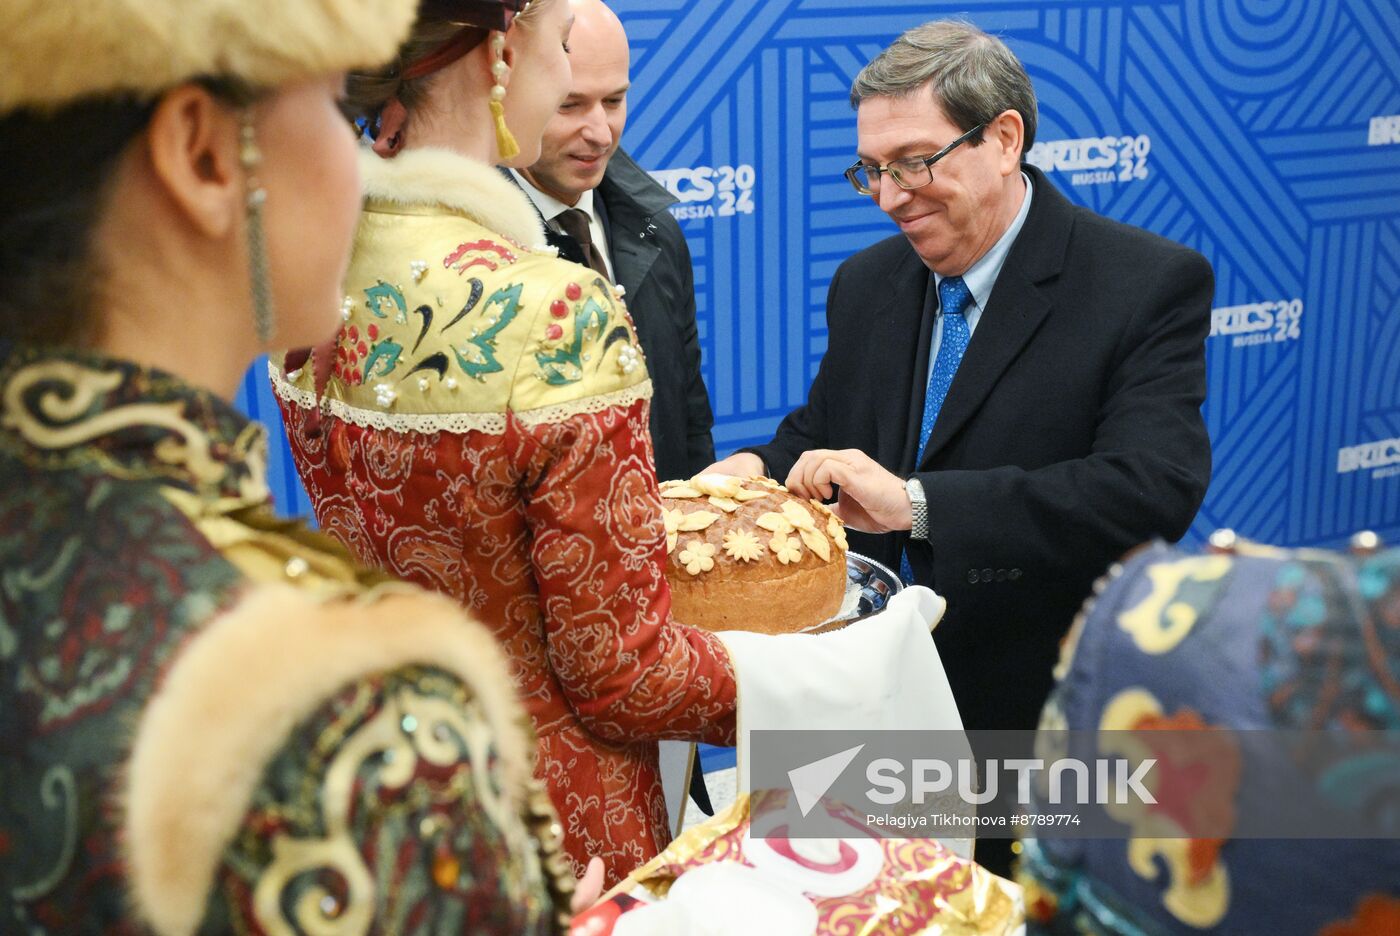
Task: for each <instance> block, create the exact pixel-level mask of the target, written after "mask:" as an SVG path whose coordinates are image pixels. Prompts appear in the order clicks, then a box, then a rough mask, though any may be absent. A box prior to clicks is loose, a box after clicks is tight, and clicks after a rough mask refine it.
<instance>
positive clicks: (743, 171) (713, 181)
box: [651, 163, 758, 221]
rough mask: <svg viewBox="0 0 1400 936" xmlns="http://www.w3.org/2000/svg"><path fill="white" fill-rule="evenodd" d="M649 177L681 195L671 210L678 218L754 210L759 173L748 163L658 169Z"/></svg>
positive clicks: (707, 216)
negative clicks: (677, 203)
mask: <svg viewBox="0 0 1400 936" xmlns="http://www.w3.org/2000/svg"><path fill="white" fill-rule="evenodd" d="M651 177H652V178H653V179H655V180H656V181H657V182H660V183H661V184H662V185H663V186H665V187H666V190H667V191H668V192H670V193H671V194H672V195H674V196H676V198H678V199H680V204H679V205H673V206H671V214H672V215H674V216H675V218H676V220H677V221H690V220H703V219H706V218H717V217H718V218H732V217H734V216H735V215H741V214H753V211H754V186H755V185H756V184H757V182H758V173H757V172H756V171H755V170H754V167H753V166H751V165H749V164H747V163H744V164H742V165H738V166H713V167H712V166H696V167H695V168H693V169H661V170H659V171H656V172H653V173H652V174H651Z"/></svg>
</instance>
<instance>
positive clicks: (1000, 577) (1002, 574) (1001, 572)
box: [997, 569, 1006, 582]
mask: <svg viewBox="0 0 1400 936" xmlns="http://www.w3.org/2000/svg"><path fill="white" fill-rule="evenodd" d="M997 581H998V582H1004V581H1006V570H1005V569H997Z"/></svg>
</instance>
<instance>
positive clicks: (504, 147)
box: [491, 32, 520, 162]
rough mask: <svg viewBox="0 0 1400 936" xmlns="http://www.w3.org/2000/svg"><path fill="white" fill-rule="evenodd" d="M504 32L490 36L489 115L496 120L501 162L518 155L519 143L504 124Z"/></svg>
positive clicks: (497, 146) (497, 149) (497, 148)
mask: <svg viewBox="0 0 1400 936" xmlns="http://www.w3.org/2000/svg"><path fill="white" fill-rule="evenodd" d="M505 52H506V34H505V33H499V32H498V33H496V34H495V35H494V36H492V37H491V59H492V62H491V74H492V75H493V76H494V77H495V79H496V83H495V84H494V85H492V86H491V116H492V118H494V120H495V121H496V151H497V152H498V153H500V154H501V160H502V161H503V162H505V161H508V160H511V159H514V158H515V157H517V156H519V155H520V144H519V143H517V142H515V135H514V134H513V133H511V132H510V127H508V126H506V105H505V100H506V86H505V85H504V84H502V83H501V82H502V81H503V80H504V79H505V76H506V60H505Z"/></svg>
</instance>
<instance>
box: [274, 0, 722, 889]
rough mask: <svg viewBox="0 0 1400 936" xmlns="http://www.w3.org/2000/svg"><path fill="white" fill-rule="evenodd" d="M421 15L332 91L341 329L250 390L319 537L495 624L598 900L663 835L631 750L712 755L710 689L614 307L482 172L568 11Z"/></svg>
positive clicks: (648, 758)
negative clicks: (363, 120) (685, 745)
mask: <svg viewBox="0 0 1400 936" xmlns="http://www.w3.org/2000/svg"><path fill="white" fill-rule="evenodd" d="M424 9H425V13H424V15H423V16H422V17H421V18H420V21H419V25H418V27H417V28H416V30H415V35H414V37H413V39H412V40H411V41H410V42H409V43H408V44H406V45H405V47H404V48H403V50H402V53H401V55H400V59H399V61H398V62H397V63H396V64H395V66H393V68H391V69H390V70H389V71H387V72H384V73H380V74H378V75H373V76H363V77H361V78H359V79H356V78H354V77H352V80H351V98H352V103H357V104H360V105H362V108H363V113H364V115H365V116H366V117H367V118H368V120H369V122H370V126H371V128H372V129H373V131H374V134H375V136H376V140H375V144H374V152H373V153H366V157H367V158H366V159H365V160H364V163H363V166H364V169H363V176H364V179H365V199H366V204H365V212H364V215H363V217H362V219H361V222H360V228H359V232H358V234H357V235H356V240H355V251H354V258H353V260H352V263H351V270H350V275H349V278H348V281H347V292H348V295H347V296H346V298H345V306H344V313H345V323H344V327H343V328H342V329H341V333H340V336H339V339H338V341H337V342H336V343H335V345H334V347H332V348H330V349H329V351H326V352H322V353H318V354H317V356H316V357H315V358H314V359H313V361H312V362H310V363H307V362H306V356H305V354H301V355H296V356H294V357H293V358H292V359H291V360H290V361H289V367H288V372H286V373H279V372H275V373H274V383H275V385H276V389H277V392H278V394H279V396H280V397H281V399H282V401H283V413H284V417H285V419H286V422H287V427H288V430H289V432H288V434H289V436H290V438H291V443H292V452H293V455H294V457H295V460H296V463H297V467H298V469H299V470H300V473H301V476H302V479H303V480H304V481H305V483H306V488H307V491H308V493H309V494H310V496H311V501H312V504H313V505H314V508H315V511H316V515H317V517H318V519H319V520H320V522H321V524H322V526H323V528H324V529H326V530H327V531H329V532H330V533H332V534H333V535H335V536H336V537H338V538H339V539H341V540H342V541H343V542H344V543H345V544H346V545H347V546H349V547H350V548H351V549H352V550H353V551H354V552H355V553H356V554H357V555H358V556H360V557H361V558H362V559H364V560H366V561H372V562H375V563H377V564H379V565H381V566H382V567H384V568H386V569H388V570H390V571H392V572H394V573H395V574H398V575H402V576H404V577H405V578H408V579H411V580H412V581H415V582H417V583H419V584H422V585H424V586H427V587H429V588H432V589H435V590H437V591H439V592H441V593H443V594H446V595H449V596H451V597H452V598H454V599H456V600H457V601H458V602H460V603H461V604H462V605H463V606H465V607H467V608H469V609H471V611H472V612H473V613H474V615H475V616H477V617H478V618H480V619H481V620H483V621H485V622H487V623H488V624H489V625H490V626H491V627H492V628H493V629H494V631H495V633H496V636H497V638H498V639H499V640H500V642H501V643H502V644H503V645H504V647H505V649H506V653H507V655H508V657H509V659H510V663H511V668H512V675H513V676H514V678H515V684H516V687H517V689H518V691H519V693H520V695H521V697H522V698H523V699H524V700H525V704H526V707H527V709H528V710H529V714H530V717H531V721H532V724H533V727H534V730H535V735H536V738H537V740H538V745H539V760H538V762H537V767H536V770H537V772H538V773H539V775H540V776H541V777H542V778H543V780H544V782H545V783H546V785H547V786H548V789H549V792H550V795H551V797H552V799H553V801H554V805H555V807H556V808H557V809H558V811H559V813H560V815H561V816H563V817H564V837H565V839H564V840H565V848H566V850H567V851H568V852H569V854H570V856H571V857H572V858H573V860H574V862H575V866H576V868H581V867H582V863H583V862H584V861H586V860H587V856H589V855H599V856H601V857H602V858H603V859H604V862H605V863H606V865H607V877H608V880H609V882H616V881H617V880H619V879H620V878H621V877H622V876H623V875H625V874H627V873H628V872H629V871H630V870H632V869H633V868H634V867H636V866H638V865H640V864H641V863H643V862H644V861H646V860H647V859H649V858H651V857H652V856H653V855H655V854H656V853H657V852H658V851H659V850H660V849H661V848H662V847H664V846H665V845H666V844H667V842H668V841H669V838H670V836H669V833H668V830H667V823H666V807H665V802H664V799H663V797H662V790H661V782H660V775H659V771H658V766H657V761H658V753H657V744H656V741H657V740H658V739H662V738H676V739H686V740H704V741H710V742H714V743H720V744H724V743H733V737H734V722H735V682H734V673H733V669H732V667H731V665H730V662H729V659H728V657H727V656H726V653H725V650H724V649H723V646H722V644H721V643H720V642H719V640H718V639H717V638H715V637H714V636H713V635H711V634H709V633H706V632H702V631H698V630H694V629H692V628H688V627H684V626H681V625H678V624H675V623H673V622H672V621H671V620H670V616H669V608H670V593H669V591H668V589H667V586H666V579H665V573H664V568H665V566H664V563H665V559H666V555H667V553H666V530H665V528H664V525H663V516H662V505H661V501H660V494H659V491H658V488H657V482H656V476H655V472H654V469H653V468H652V454H651V441H650V436H649V434H648V430H647V407H648V399H649V397H650V380H649V378H648V376H647V369H646V365H645V363H644V362H643V360H642V357H641V351H640V349H639V347H638V344H637V339H636V333H635V331H634V329H633V326H632V322H631V320H630V318H629V317H628V314H627V312H626V309H625V308H624V307H623V305H622V303H621V301H619V298H618V296H617V295H616V294H615V293H614V291H613V289H612V287H611V286H610V285H609V284H608V283H606V282H604V281H603V280H602V279H600V278H599V277H597V276H596V274H594V273H592V271H590V270H588V269H587V268H584V267H580V266H576V265H574V264H570V263H567V262H565V261H563V260H560V259H558V258H557V257H556V256H555V255H554V251H553V250H552V249H549V248H545V247H543V246H541V245H543V244H544V243H545V237H544V231H543V229H542V225H541V222H540V220H539V216H538V214H537V213H536V212H535V210H534V208H533V207H532V206H531V204H530V202H529V200H528V199H527V198H526V196H525V195H524V193H522V192H521V191H520V190H519V189H518V188H517V187H516V186H515V185H513V184H512V183H511V182H510V181H509V180H507V179H506V178H505V177H503V175H502V174H501V173H500V171H499V170H498V169H497V168H496V164H505V165H512V166H529V165H531V164H532V163H533V162H534V161H535V160H536V159H537V158H538V156H539V152H540V141H541V137H542V133H543V128H544V125H545V123H546V122H547V121H548V119H549V118H550V116H551V115H552V114H553V113H554V111H555V110H556V109H557V108H558V106H559V104H560V103H561V102H562V101H563V99H564V96H565V95H566V94H567V91H568V88H569V83H570V71H569V65H568V60H567V55H566V42H567V39H568V36H567V32H568V28H569V25H570V18H569V13H568V5H567V3H565V2H564V0H534V2H525V0H472V2H464V0H442V2H429V3H426V4H425V5H424ZM303 365H304V366H303Z"/></svg>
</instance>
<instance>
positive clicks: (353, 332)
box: [350, 325, 360, 341]
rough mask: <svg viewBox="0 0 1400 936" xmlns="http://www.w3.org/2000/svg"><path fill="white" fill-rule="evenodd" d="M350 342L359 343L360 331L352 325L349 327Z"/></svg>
mask: <svg viewBox="0 0 1400 936" xmlns="http://www.w3.org/2000/svg"><path fill="white" fill-rule="evenodd" d="M350 340H351V341H359V340H360V330H359V329H358V328H356V327H355V326H354V325H351V326H350Z"/></svg>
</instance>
